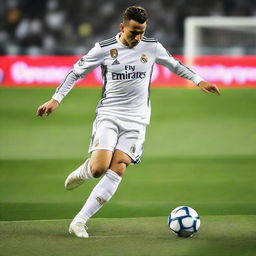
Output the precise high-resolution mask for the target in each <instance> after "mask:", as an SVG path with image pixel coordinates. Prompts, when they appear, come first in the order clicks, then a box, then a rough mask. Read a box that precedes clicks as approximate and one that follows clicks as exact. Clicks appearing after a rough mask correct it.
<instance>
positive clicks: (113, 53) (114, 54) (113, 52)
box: [110, 49, 118, 59]
mask: <svg viewBox="0 0 256 256" xmlns="http://www.w3.org/2000/svg"><path fill="white" fill-rule="evenodd" d="M110 56H111V57H112V58H113V59H116V58H117V56H118V51H117V49H111V50H110Z"/></svg>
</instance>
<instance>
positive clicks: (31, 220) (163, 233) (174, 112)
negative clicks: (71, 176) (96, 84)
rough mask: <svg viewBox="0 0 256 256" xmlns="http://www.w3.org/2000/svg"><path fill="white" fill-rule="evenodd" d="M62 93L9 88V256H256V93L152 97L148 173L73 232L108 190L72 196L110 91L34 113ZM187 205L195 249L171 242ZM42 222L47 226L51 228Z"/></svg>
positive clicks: (135, 171) (76, 96)
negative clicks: (175, 218) (72, 181)
mask: <svg viewBox="0 0 256 256" xmlns="http://www.w3.org/2000/svg"><path fill="white" fill-rule="evenodd" d="M53 91H54V89H43V88H40V89H39V88H37V89H35V88H23V89H18V88H1V89H0V113H1V126H0V140H1V148H0V195H1V196H0V231H1V232H0V255H1V256H5V255H24V256H25V255H39V256H43V255H47V256H48V255H55V256H58V255H103V256H104V255H120V254H122V255H138V256H141V255H175V256H179V255H184V256H185V255H192V256H194V255H195V256H200V255H232V256H233V255H237V256H238V255H239V256H253V255H256V243H255V241H256V228H255V227H256V186H255V181H256V169H255V166H256V133H255V131H256V119H255V114H256V112H255V109H256V90H253V89H231V90H228V89H223V90H222V94H221V96H220V97H218V96H217V95H206V94H204V93H202V92H200V91H199V90H190V89H152V91H151V101H152V119H151V125H150V126H148V128H147V136H146V142H145V151H144V155H143V158H142V163H141V164H139V165H137V166H131V167H129V168H128V169H127V172H126V173H125V175H124V179H123V181H122V183H121V186H120V187H119V190H118V191H117V193H116V195H115V196H114V197H113V198H112V200H111V201H110V202H109V203H108V204H106V205H105V206H104V208H102V210H101V211H100V212H99V213H98V214H97V215H96V216H95V218H93V219H92V220H91V221H90V223H89V234H90V235H91V238H90V239H87V240H83V239H78V238H75V237H72V236H69V235H68V233H67V229H68V225H69V222H70V219H71V218H73V216H74V215H75V214H76V212H77V211H78V210H79V209H80V208H81V206H82V205H83V203H84V201H85V200H86V198H87V196H88V193H89V192H90V191H91V189H92V188H93V186H94V185H95V184H96V182H97V180H96V181H95V180H94V181H90V182H88V183H87V184H85V185H83V186H81V187H80V188H78V189H77V190H74V191H65V190H64V185H63V183H64V180H65V178H66V176H67V175H68V173H69V172H70V171H72V170H73V169H75V168H76V167H77V166H78V165H79V164H81V163H82V162H83V161H84V159H85V158H86V157H87V156H88V154H87V150H88V144H89V140H90V137H91V125H92V122H93V120H94V118H95V107H96V104H97V101H98V100H99V98H100V96H101V91H100V89H81V88H76V89H73V91H72V92H71V93H70V95H68V96H67V97H66V98H65V99H64V101H63V103H62V104H61V105H60V107H59V108H58V109H57V110H56V112H55V113H54V114H52V115H51V116H49V117H47V118H36V117H35V111H36V109H37V107H38V105H40V104H41V103H43V102H44V101H46V100H47V99H49V98H50V97H51V95H52V93H53ZM179 205H189V206H191V207H193V208H195V209H196V210H197V211H198V212H199V214H200V216H201V219H202V225H201V228H200V230H199V232H198V234H196V235H195V236H194V237H193V238H190V239H181V238H177V237H175V236H174V235H171V234H170V231H169V230H168V228H167V216H168V215H169V213H170V211H171V210H172V209H173V208H175V207H176V206H179ZM42 220H43V221H42Z"/></svg>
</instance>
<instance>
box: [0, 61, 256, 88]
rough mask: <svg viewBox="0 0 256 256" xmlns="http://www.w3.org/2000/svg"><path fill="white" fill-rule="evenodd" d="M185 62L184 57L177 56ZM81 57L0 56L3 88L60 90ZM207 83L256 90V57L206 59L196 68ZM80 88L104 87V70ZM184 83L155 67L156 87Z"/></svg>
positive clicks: (91, 77)
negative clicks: (53, 87)
mask: <svg viewBox="0 0 256 256" xmlns="http://www.w3.org/2000/svg"><path fill="white" fill-rule="evenodd" d="M176 58H177V59H179V60H180V61H181V62H183V57H182V56H176ZM78 59H79V56H35V57H34V56H0V86H15V87H16V86H57V85H58V84H59V83H61V81H62V80H63V79H64V78H65V76H66V74H67V73H68V71H69V70H70V69H71V68H72V66H73V64H74V63H75V62H76V61H77V60H78ZM192 69H193V70H194V71H195V72H196V73H198V74H199V75H200V76H202V77H203V78H204V79H205V80H206V81H209V82H213V83H216V84H218V85H219V86H222V87H234V86H235V87H245V86H250V87H256V56H240V57H230V56H202V57H198V58H197V59H196V60H195V64H194V66H193V68H192ZM77 85H79V86H90V87H91V86H101V70H100V68H96V69H95V70H94V71H93V72H92V73H90V74H89V75H87V76H86V77H85V79H81V80H79V81H78V82H77ZM186 85H187V83H186V82H185V80H184V79H182V78H180V77H178V76H176V75H175V74H173V73H171V72H170V71H169V70H168V69H167V68H165V67H163V66H160V65H155V67H154V72H153V76H152V86H153V87H177V86H186Z"/></svg>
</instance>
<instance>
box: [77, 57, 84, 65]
mask: <svg viewBox="0 0 256 256" xmlns="http://www.w3.org/2000/svg"><path fill="white" fill-rule="evenodd" d="M84 62H85V59H84V58H83V57H82V58H81V59H80V60H79V62H78V65H79V66H83V65H84Z"/></svg>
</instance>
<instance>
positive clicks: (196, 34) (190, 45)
mask: <svg viewBox="0 0 256 256" xmlns="http://www.w3.org/2000/svg"><path fill="white" fill-rule="evenodd" d="M255 45H256V17H216V16H215V17H188V18H187V19H186V20H185V40H184V57H185V60H186V63H187V64H189V65H193V63H194V58H195V57H197V56H201V55H255V54H256V48H255Z"/></svg>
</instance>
